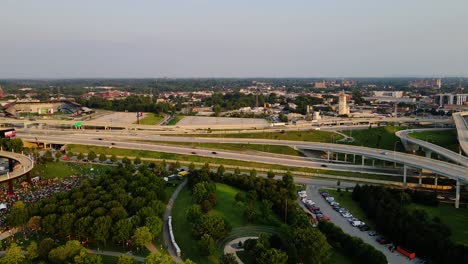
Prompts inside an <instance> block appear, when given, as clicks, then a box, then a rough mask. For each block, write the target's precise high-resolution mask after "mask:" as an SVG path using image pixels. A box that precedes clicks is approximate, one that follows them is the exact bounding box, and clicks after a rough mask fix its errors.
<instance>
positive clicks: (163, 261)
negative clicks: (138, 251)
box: [144, 252, 174, 264]
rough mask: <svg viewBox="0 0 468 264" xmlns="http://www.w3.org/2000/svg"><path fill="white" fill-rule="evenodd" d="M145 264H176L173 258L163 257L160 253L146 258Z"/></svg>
mask: <svg viewBox="0 0 468 264" xmlns="http://www.w3.org/2000/svg"><path fill="white" fill-rule="evenodd" d="M144 263H145V264H174V261H173V260H172V258H171V256H169V255H163V254H162V253H160V252H156V253H151V254H149V255H148V257H146V258H145V262H144Z"/></svg>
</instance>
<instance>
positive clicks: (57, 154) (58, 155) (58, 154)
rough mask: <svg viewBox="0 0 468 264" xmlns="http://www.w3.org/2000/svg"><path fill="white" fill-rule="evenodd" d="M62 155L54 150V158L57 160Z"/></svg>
mask: <svg viewBox="0 0 468 264" xmlns="http://www.w3.org/2000/svg"><path fill="white" fill-rule="evenodd" d="M60 157H62V153H61V152H60V151H57V152H55V158H56V159H57V160H58V159H60Z"/></svg>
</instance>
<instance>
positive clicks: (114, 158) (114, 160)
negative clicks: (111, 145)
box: [110, 154, 117, 162]
mask: <svg viewBox="0 0 468 264" xmlns="http://www.w3.org/2000/svg"><path fill="white" fill-rule="evenodd" d="M110 160H111V161H112V162H117V156H115V154H112V156H111V157H110Z"/></svg>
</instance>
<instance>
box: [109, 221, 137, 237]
mask: <svg viewBox="0 0 468 264" xmlns="http://www.w3.org/2000/svg"><path fill="white" fill-rule="evenodd" d="M132 229H133V224H132V222H131V221H128V220H127V219H122V220H119V221H117V223H115V225H114V226H113V227H112V234H113V237H112V240H114V241H115V242H122V243H123V242H125V241H126V240H128V239H130V236H131V235H132Z"/></svg>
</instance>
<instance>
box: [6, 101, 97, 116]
mask: <svg viewBox="0 0 468 264" xmlns="http://www.w3.org/2000/svg"><path fill="white" fill-rule="evenodd" d="M57 112H61V113H64V114H69V115H80V114H89V113H92V112H94V111H93V110H91V109H89V108H87V107H82V106H81V105H80V104H78V103H76V102H73V101H69V100H63V101H49V102H40V101H38V100H30V101H16V102H11V103H8V104H6V105H4V106H3V114H4V115H6V116H13V117H18V116H21V115H22V114H37V115H52V114H54V113H57Z"/></svg>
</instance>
